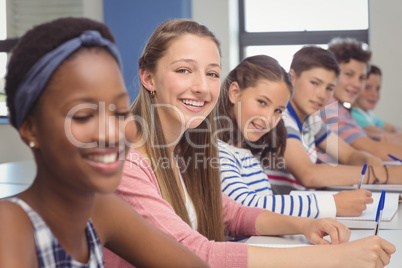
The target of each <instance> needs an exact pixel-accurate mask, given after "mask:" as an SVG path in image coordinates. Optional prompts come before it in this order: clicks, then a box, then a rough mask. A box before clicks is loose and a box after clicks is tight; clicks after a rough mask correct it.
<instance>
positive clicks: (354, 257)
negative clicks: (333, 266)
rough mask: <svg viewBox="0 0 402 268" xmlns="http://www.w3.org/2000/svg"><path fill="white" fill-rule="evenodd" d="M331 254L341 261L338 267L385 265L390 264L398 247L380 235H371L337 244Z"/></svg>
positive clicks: (356, 267)
mask: <svg viewBox="0 0 402 268" xmlns="http://www.w3.org/2000/svg"><path fill="white" fill-rule="evenodd" d="M331 250H333V251H332V253H335V252H337V253H338V254H331V255H332V256H334V257H335V258H338V260H339V261H340V263H339V265H338V266H337V267H350V268H358V267H362V268H366V267H384V266H386V265H388V264H389V262H390V258H391V255H392V254H393V253H394V252H395V250H396V248H395V246H394V245H393V244H391V243H389V242H388V241H386V240H384V239H382V238H381V237H379V236H374V235H373V236H369V237H365V238H363V239H359V240H355V241H352V242H349V243H345V244H342V245H336V246H334V247H333V248H332V249H331Z"/></svg>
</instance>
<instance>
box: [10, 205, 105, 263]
mask: <svg viewBox="0 0 402 268" xmlns="http://www.w3.org/2000/svg"><path fill="white" fill-rule="evenodd" d="M7 200H9V201H12V202H14V203H16V204H18V205H20V206H21V208H22V209H24V210H25V212H26V213H27V214H28V216H29V218H30V219H31V222H32V225H33V229H34V237H35V242H36V251H37V254H38V263H39V267H41V268H42V267H43V268H56V267H63V268H103V267H104V263H103V252H102V245H101V243H100V241H99V238H98V236H97V234H96V232H95V229H94V227H93V225H92V222H91V221H88V223H87V227H86V229H85V232H86V235H87V239H88V244H89V247H90V252H91V253H90V258H89V261H88V263H87V264H82V263H80V262H78V261H76V260H74V259H73V258H71V256H70V255H68V253H67V252H66V251H65V250H64V249H63V247H62V246H61V245H60V244H59V242H58V241H57V239H56V237H55V236H54V235H53V233H52V231H51V230H50V228H49V227H48V226H47V225H46V223H45V222H44V221H43V219H42V218H41V217H40V216H39V214H38V213H36V212H35V211H34V210H33V209H32V208H31V207H30V206H29V205H28V204H27V203H25V202H24V201H22V200H21V199H19V198H17V197H12V198H9V199H7Z"/></svg>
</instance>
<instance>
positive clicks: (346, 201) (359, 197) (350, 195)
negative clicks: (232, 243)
mask: <svg viewBox="0 0 402 268" xmlns="http://www.w3.org/2000/svg"><path fill="white" fill-rule="evenodd" d="M334 199H335V205H336V216H339V217H357V216H360V215H361V214H362V212H363V211H364V210H365V209H366V205H367V204H371V203H373V198H371V192H370V191H367V190H363V189H359V190H353V191H342V192H339V193H337V194H335V195H334Z"/></svg>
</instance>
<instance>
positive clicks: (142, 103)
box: [132, 19, 224, 241]
mask: <svg viewBox="0 0 402 268" xmlns="http://www.w3.org/2000/svg"><path fill="white" fill-rule="evenodd" d="M185 34H193V35H197V36H201V37H207V38H210V39H211V40H213V41H214V42H215V43H216V45H217V47H218V49H219V52H220V44H219V41H218V40H217V39H216V37H215V36H214V34H213V33H212V32H211V31H209V30H208V28H207V27H205V26H203V25H200V24H198V23H197V22H195V21H192V20H187V19H178V20H169V21H166V22H164V23H162V24H161V25H160V26H159V27H158V28H156V30H155V31H154V32H153V33H152V35H151V37H150V38H149V40H148V42H147V44H146V46H145V48H144V51H143V53H142V56H141V57H140V59H139V61H138V65H139V69H144V70H148V71H150V72H155V70H156V66H157V63H158V60H159V59H160V58H162V57H163V55H164V53H165V51H166V50H167V49H168V47H169V45H170V44H171V42H172V41H173V40H175V39H177V38H179V37H181V36H183V35H185ZM153 103H154V99H153V98H152V97H151V96H150V94H149V92H148V91H147V90H146V89H145V87H144V86H143V85H142V84H141V89H140V93H139V96H138V97H137V99H136V100H135V101H134V103H133V106H132V112H133V113H134V115H136V116H138V117H139V118H141V120H144V121H143V123H142V124H140V123H138V122H137V125H138V129H139V132H140V134H141V136H142V137H143V138H145V139H146V141H145V143H144V147H145V149H146V152H147V154H148V157H149V158H150V160H151V161H150V164H151V167H152V169H153V170H154V172H155V175H156V178H157V180H158V183H159V188H160V190H161V193H162V197H163V198H164V199H165V200H166V201H168V202H169V203H170V204H171V205H172V207H173V208H174V210H175V212H176V214H177V215H179V216H180V217H181V218H182V219H183V220H184V221H185V222H187V223H188V224H190V220H189V215H188V213H187V209H186V206H185V204H184V202H183V200H182V198H181V196H180V194H179V192H180V191H179V186H178V185H177V180H176V179H174V178H175V176H176V175H175V174H174V172H173V170H172V168H171V167H169V168H164V167H162V166H159V165H158V159H172V157H175V158H176V159H177V163H178V166H179V172H180V173H181V175H182V178H183V181H184V184H185V186H186V188H187V191H188V193H189V196H190V198H191V200H192V202H193V204H194V207H195V211H196V215H197V225H198V231H199V232H200V233H201V234H203V235H204V236H206V237H207V238H208V239H210V240H215V241H223V239H224V223H223V213H222V198H221V195H222V193H221V185H220V178H219V176H220V171H219V165H218V166H216V165H215V166H214V165H213V163H212V162H211V161H214V159H217V156H218V151H217V148H216V146H213V145H212V144H216V141H213V140H212V139H213V135H212V133H214V132H215V130H216V126H215V123H214V118H215V114H216V112H215V109H213V111H212V112H211V113H210V114H209V115H208V116H207V117H206V118H205V119H204V121H203V122H202V123H201V124H200V125H199V126H198V127H197V128H196V129H195V130H201V131H186V132H185V133H184V134H183V135H182V137H181V139H180V141H179V142H178V144H177V145H176V147H175V149H174V156H169V154H168V152H167V150H166V148H164V147H163V146H155V145H162V144H166V141H165V137H164V135H163V131H162V127H161V122H160V119H159V116H158V113H157V111H155V113H151V112H150V111H151V108H152V104H153ZM151 131H152V135H150V134H151ZM189 140H190V141H191V144H189ZM194 144H196V145H198V146H194ZM201 156H202V157H203V158H204V160H205V162H203V163H200V162H199V161H197V159H198V160H199V159H200V157H201ZM184 162H185V163H184Z"/></svg>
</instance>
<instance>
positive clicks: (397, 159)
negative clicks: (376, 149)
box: [388, 154, 402, 163]
mask: <svg viewBox="0 0 402 268" xmlns="http://www.w3.org/2000/svg"><path fill="white" fill-rule="evenodd" d="M388 156H389V157H391V158H392V159H394V160H395V161H399V162H401V163H402V159H399V158H398V157H396V156H393V155H392V154H388Z"/></svg>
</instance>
